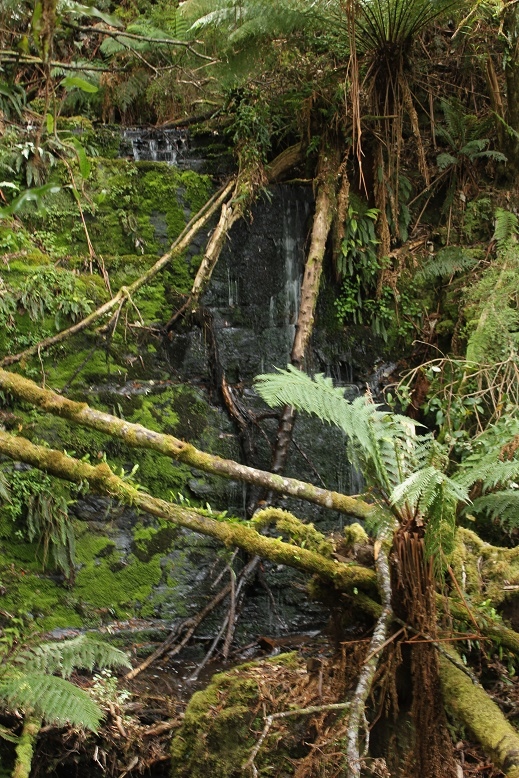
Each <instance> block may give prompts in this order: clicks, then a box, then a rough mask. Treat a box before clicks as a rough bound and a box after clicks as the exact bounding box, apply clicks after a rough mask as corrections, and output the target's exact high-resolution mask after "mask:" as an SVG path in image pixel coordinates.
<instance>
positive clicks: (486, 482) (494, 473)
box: [455, 452, 519, 491]
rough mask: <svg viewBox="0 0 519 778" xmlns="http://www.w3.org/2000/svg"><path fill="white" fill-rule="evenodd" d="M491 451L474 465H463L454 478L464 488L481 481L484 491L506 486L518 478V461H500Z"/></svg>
mask: <svg viewBox="0 0 519 778" xmlns="http://www.w3.org/2000/svg"><path fill="white" fill-rule="evenodd" d="M495 456H496V455H495V453H494V452H492V453H491V454H490V455H488V456H487V457H485V458H483V459H482V460H480V462H479V463H478V464H477V465H476V466H475V467H469V466H465V467H462V468H460V471H459V472H458V473H457V474H456V476H455V480H456V482H457V483H458V484H461V485H462V486H464V487H465V488H470V487H471V486H473V485H474V484H476V483H478V482H480V481H481V482H482V484H483V489H484V490H485V491H487V490H489V489H495V488H496V487H498V486H507V485H508V484H509V483H510V482H511V481H515V480H516V479H518V478H519V461H518V460H516V459H512V460H511V461H506V462H502V461H501V460H500V459H496V458H495Z"/></svg>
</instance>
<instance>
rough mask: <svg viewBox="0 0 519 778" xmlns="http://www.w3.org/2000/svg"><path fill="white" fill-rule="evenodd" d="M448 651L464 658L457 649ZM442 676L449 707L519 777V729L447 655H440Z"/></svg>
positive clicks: (507, 772)
mask: <svg viewBox="0 0 519 778" xmlns="http://www.w3.org/2000/svg"><path fill="white" fill-rule="evenodd" d="M448 653H449V654H451V655H452V657H453V659H455V660H456V659H457V660H458V662H460V660H459V657H458V656H457V655H456V653H455V652H454V651H452V650H450V651H449V652H448ZM440 680H441V684H442V692H443V699H444V701H445V704H446V706H447V708H448V709H450V710H451V712H452V713H453V714H454V716H455V717H456V718H458V719H460V720H461V722H462V723H463V724H464V725H465V726H466V727H467V729H469V730H470V731H471V732H472V733H473V735H474V736H475V737H476V738H477V740H478V741H479V743H481V745H482V747H483V749H484V750H485V752H486V753H487V754H488V756H490V757H491V758H492V759H493V760H494V762H495V764H496V765H497V766H499V767H500V768H501V769H502V770H503V772H504V773H505V775H506V778H519V733H518V732H517V730H515V729H514V728H513V727H512V725H511V724H510V723H509V722H508V721H507V719H506V718H505V717H504V715H503V714H502V713H501V711H500V710H499V708H498V707H497V705H496V704H495V702H493V701H492V700H491V699H490V697H489V696H488V694H487V693H486V692H485V690H484V689H483V687H482V686H479V684H475V683H473V681H472V680H471V678H469V676H468V675H467V674H466V673H464V672H463V671H462V670H460V669H459V667H457V666H456V665H455V664H454V663H453V662H450V661H449V660H448V659H447V658H446V657H445V656H441V657H440Z"/></svg>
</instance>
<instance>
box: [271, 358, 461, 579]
mask: <svg viewBox="0 0 519 778" xmlns="http://www.w3.org/2000/svg"><path fill="white" fill-rule="evenodd" d="M256 388H257V391H258V392H259V394H260V396H261V397H262V398H263V399H264V400H265V402H267V404H268V405H271V406H275V407H277V406H283V405H291V406H293V407H294V408H296V409H297V410H300V411H304V412H306V413H311V414H313V415H315V416H317V417H318V418H320V419H321V420H322V421H325V422H328V423H330V424H333V425H335V426H337V427H339V428H340V429H342V430H343V431H344V432H345V433H346V435H347V448H346V454H347V457H348V459H349V461H350V462H351V463H352V464H353V465H354V466H355V467H357V468H358V469H359V470H360V471H361V472H362V473H363V475H364V477H365V479H366V481H367V484H368V486H369V487H370V492H371V495H372V497H374V498H375V499H376V501H377V502H378V504H379V506H380V508H381V509H382V513H381V514H378V517H379V518H380V517H385V518H382V520H383V521H386V522H387V521H388V517H391V518H393V519H396V520H397V521H398V523H399V525H400V527H402V528H406V527H410V526H411V525H413V526H416V527H425V536H424V542H425V548H426V550H427V552H428V553H429V555H430V556H431V557H433V558H434V559H435V561H436V562H437V564H438V565H440V566H441V564H442V557H443V555H444V554H448V553H449V552H450V550H451V548H452V544H453V540H454V530H455V517H456V507H457V505H458V503H460V502H465V501H467V500H468V492H467V489H466V488H465V486H464V485H461V484H459V483H456V482H455V481H453V480H452V479H451V478H450V477H449V476H447V475H446V474H445V469H446V467H447V464H448V459H447V457H446V452H445V450H444V449H443V448H442V447H441V446H440V445H439V444H438V443H437V442H436V441H434V439H433V438H432V437H431V436H429V435H417V433H416V424H415V423H414V422H413V421H412V420H411V419H408V418H406V417H404V416H399V415H397V414H392V413H388V412H387V411H382V410H379V407H378V406H377V405H376V404H375V403H373V402H372V400H371V398H370V397H369V396H368V397H366V396H362V397H358V398H357V399H355V400H354V401H353V402H350V401H348V400H346V398H345V397H344V390H343V389H342V388H340V387H334V386H333V383H332V381H331V379H330V378H325V377H324V376H323V375H316V376H314V377H313V379H312V378H310V377H309V376H307V375H305V374H304V373H302V372H300V371H299V370H296V369H295V368H293V367H291V366H289V367H288V368H287V370H280V371H278V373H274V374H268V375H261V376H258V377H257V379H256ZM376 515H377V514H376Z"/></svg>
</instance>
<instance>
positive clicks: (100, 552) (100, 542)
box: [76, 522, 115, 565]
mask: <svg viewBox="0 0 519 778" xmlns="http://www.w3.org/2000/svg"><path fill="white" fill-rule="evenodd" d="M77 524H79V522H77ZM114 549H115V543H114V542H113V540H111V539H110V538H109V537H107V536H106V535H101V534H96V533H94V532H92V529H91V528H90V527H88V526H87V525H86V524H85V525H83V526H82V527H81V530H78V529H76V561H77V562H78V564H79V565H82V564H88V563H89V562H92V561H93V560H95V559H97V558H98V557H104V556H107V555H109V554H111V553H112V552H113V551H114Z"/></svg>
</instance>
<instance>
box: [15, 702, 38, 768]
mask: <svg viewBox="0 0 519 778" xmlns="http://www.w3.org/2000/svg"><path fill="white" fill-rule="evenodd" d="M40 729H41V719H38V718H34V717H33V716H30V715H27V716H26V717H25V721H24V724H23V729H22V734H21V735H20V740H19V742H18V744H17V746H16V759H15V763H14V769H13V772H12V778H29V776H30V774H31V768H32V758H33V756H34V746H35V744H36V738H37V737H38V734H39V731H40Z"/></svg>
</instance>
